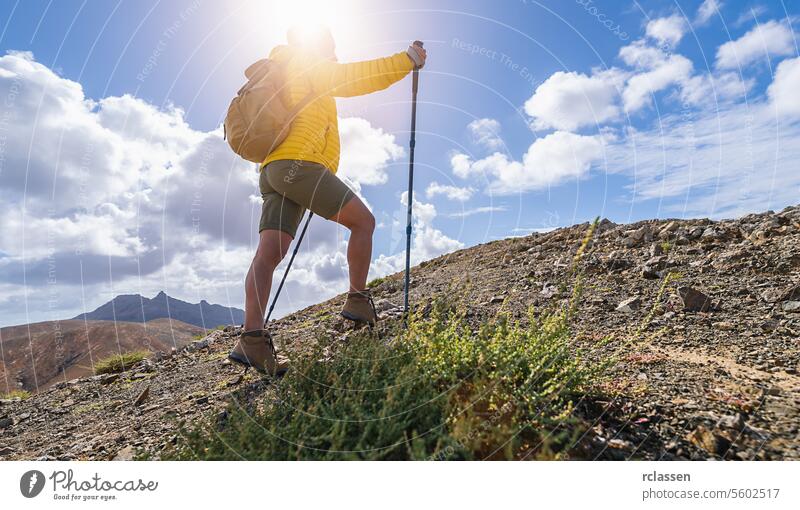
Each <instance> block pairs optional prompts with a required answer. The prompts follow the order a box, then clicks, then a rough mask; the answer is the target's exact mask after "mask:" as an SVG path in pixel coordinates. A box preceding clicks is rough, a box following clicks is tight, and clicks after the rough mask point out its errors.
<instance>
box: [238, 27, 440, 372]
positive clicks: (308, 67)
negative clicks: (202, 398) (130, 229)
mask: <svg viewBox="0 0 800 510" xmlns="http://www.w3.org/2000/svg"><path fill="white" fill-rule="evenodd" d="M426 57H427V54H426V52H425V50H424V49H423V48H422V47H421V46H417V45H413V44H412V45H410V46H409V47H408V49H407V50H406V51H402V52H399V53H395V54H394V55H391V56H389V57H385V58H378V59H374V60H366V61H362V62H353V63H348V64H339V63H337V59H336V53H335V43H334V40H333V36H332V35H331V33H330V30H328V29H327V28H316V29H312V30H304V29H303V28H299V27H295V28H292V29H290V30H289V32H288V44H287V45H280V46H277V47H275V48H274V49H273V50H272V52H271V53H270V57H269V58H270V60H273V61H275V62H281V63H284V64H285V65H286V67H285V69H286V71H285V77H286V78H285V79H286V82H285V86H284V87H283V88H282V90H281V92H282V93H284V94H285V97H284V101H285V102H286V103H287V104H288V105H290V106H296V105H302V108H301V109H300V110H299V112H298V113H297V114H296V116H295V117H294V120H293V121H292V123H291V125H290V127H289V130H288V134H287V135H286V138H285V139H284V140H283V141H282V142H281V143H280V144H279V145H278V146H277V147H275V149H274V150H273V151H272V152H270V153H269V155H268V156H267V157H266V159H265V160H264V161H263V162H262V163H261V169H260V178H259V188H260V191H261V197H262V199H263V205H262V211H261V221H260V223H259V227H258V230H259V241H258V249H257V250H256V254H255V257H254V258H253V262H252V264H251V265H250V269H249V271H248V272H247V277H246V279H245V323H244V333H243V334H242V336H241V338H240V339H239V341H238V342H237V344H236V347H235V348H234V350H233V351H232V352H231V353H230V355H229V357H230V359H231V360H233V361H236V362H238V363H242V364H244V365H246V366H252V367H254V368H256V369H258V370H259V371H262V372H266V373H269V374H271V375H279V374H281V373H283V372H285V371H286V369H287V368H288V360H286V359H285V358H283V357H279V356H277V354H276V352H275V347H274V345H273V343H272V339H271V337H270V335H269V333H268V332H267V330H266V329H265V326H266V325H265V324H263V323H262V321H263V317H264V311H265V309H266V306H267V302H268V300H269V292H270V288H271V285H272V273H273V271H274V270H275V268H276V267H277V266H278V264H279V263H280V262H281V260H283V258H284V256H286V253H287V251H288V249H289V245H290V243H291V242H292V240H293V239H294V237H295V233H296V231H297V227H298V224H299V223H300V220H301V219H302V217H303V214H304V212H305V209H310V210H311V212H313V213H314V214H316V215H318V216H321V217H323V218H325V219H328V220H331V221H335V222H337V223H339V224H340V225H343V226H345V227H347V228H348V229H349V230H350V240H349V242H348V245H347V263H348V269H349V273H350V275H349V276H350V288H349V292H348V293H347V300H346V302H345V304H344V307H343V308H342V311H341V315H342V316H343V317H345V318H347V319H350V320H353V321H356V322H359V323H368V324H374V323H375V321H376V320H377V316H376V313H375V307H374V304H373V302H372V297H371V296H370V293H369V290H367V273H368V272H369V264H370V260H371V258H372V233H373V231H374V229H375V218H374V217H373V215H372V213H371V212H370V211H369V209H367V207H366V205H364V203H363V202H362V201H361V199H359V198H358V196H356V194H355V193H354V192H353V191H352V190H351V189H350V188H348V187H347V185H346V184H345V183H343V182H342V181H341V180H340V179H339V178H337V177H336V170H337V168H338V166H339V151H340V144H339V130H338V123H337V112H336V101H335V99H334V98H335V97H351V96H358V95H363V94H369V93H371V92H376V91H379V90H383V89H385V88H387V87H388V86H389V85H391V84H393V83H395V82H397V81H399V80H401V79H402V78H403V77H405V76H406V75H407V74H408V73H409V72H410V71H412V70H413V69H414V68H421V67H422V66H423V65H424V64H425V59H426Z"/></svg>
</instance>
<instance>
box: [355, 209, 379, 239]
mask: <svg viewBox="0 0 800 510" xmlns="http://www.w3.org/2000/svg"><path fill="white" fill-rule="evenodd" d="M354 226H355V228H356V229H358V230H360V231H362V232H366V233H368V234H372V233H373V232H375V216H374V215H373V214H372V213H371V212H369V211H366V212H365V213H364V214H363V215H362V217H361V218H359V221H358V222H357V223H356V225H354Z"/></svg>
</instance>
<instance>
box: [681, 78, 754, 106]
mask: <svg viewBox="0 0 800 510" xmlns="http://www.w3.org/2000/svg"><path fill="white" fill-rule="evenodd" d="M755 84H756V81H755V79H753V78H744V77H743V76H741V75H739V73H734V72H723V73H720V74H718V75H712V74H699V75H696V76H693V77H691V78H689V79H688V80H686V82H685V83H683V84H682V87H681V98H682V99H683V100H684V101H686V103H688V104H690V105H693V106H697V107H700V108H716V107H717V106H718V103H719V102H721V101H741V100H744V99H745V97H746V95H747V94H749V93H750V91H751V90H752V89H753V87H754V86H755Z"/></svg>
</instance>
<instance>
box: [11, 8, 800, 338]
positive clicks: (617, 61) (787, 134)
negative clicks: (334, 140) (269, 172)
mask: <svg viewBox="0 0 800 510" xmlns="http://www.w3.org/2000/svg"><path fill="white" fill-rule="evenodd" d="M332 5H334V3H332V2H314V1H311V0H307V1H303V0H297V1H294V2H288V3H286V4H280V3H271V2H256V1H241V2H233V1H232V2H224V3H223V2H211V1H208V0H184V1H175V0H171V1H161V2H157V1H136V2H133V1H120V2H117V1H95V0H91V1H44V0H43V1H27V0H26V1H20V2H15V1H10V0H4V1H2V2H0V29H2V33H0V46H1V47H2V48H0V50H1V51H0V53H1V54H3V55H5V56H3V57H0V98H2V102H0V114H2V116H0V141H2V142H3V143H2V145H0V149H1V150H2V152H0V154H1V155H2V158H0V197H2V200H3V203H4V205H6V207H5V209H6V213H5V214H4V215H3V219H2V220H0V310H2V315H1V316H0V325H10V324H17V323H24V322H33V321H39V320H52V319H58V318H65V317H69V316H73V315H76V314H78V313H80V312H82V311H84V310H91V309H93V308H95V307H96V306H98V305H99V304H101V303H103V302H105V301H107V300H108V299H110V298H111V297H113V296H115V295H117V294H121V293H137V292H138V293H142V294H144V295H148V296H149V295H153V294H155V293H156V292H158V291H159V290H161V289H163V290H165V291H166V292H167V293H169V294H170V295H173V296H176V297H178V298H182V299H185V300H188V301H192V302H196V301H199V300H200V299H207V300H209V301H212V302H219V303H222V304H229V305H233V306H241V305H242V302H243V297H242V283H241V281H242V279H243V275H244V272H245V271H246V268H247V265H248V264H249V259H250V257H251V256H252V250H253V247H254V243H255V239H256V235H257V234H256V225H257V221H258V212H259V202H258V199H257V197H256V196H255V191H256V186H255V182H256V181H255V174H254V173H253V172H252V171H251V168H250V167H249V166H248V165H245V164H243V163H242V162H241V161H238V160H237V159H236V158H234V157H233V156H232V155H231V154H230V151H229V150H228V149H227V147H226V146H225V144H224V142H223V141H222V139H221V132H220V129H219V126H220V123H221V121H222V118H223V115H224V113H225V111H226V108H227V104H228V102H229V100H230V98H231V97H232V95H233V94H234V93H235V91H236V89H238V87H239V86H240V85H241V82H242V74H241V73H242V70H243V69H244V68H245V67H246V66H247V65H248V64H249V63H251V62H252V61H254V60H256V59H258V58H260V57H262V56H263V55H265V54H267V53H268V52H269V50H270V49H271V48H272V47H273V46H274V45H275V44H278V43H281V42H282V41H283V38H284V33H285V29H286V27H287V25H288V24H289V23H291V22H292V21H294V20H298V19H299V20H308V19H310V18H314V20H315V21H325V22H328V23H329V24H330V25H331V27H332V29H333V32H334V36H335V37H336V39H337V53H338V57H339V59H340V61H351V60H358V59H364V58H372V57H378V56H384V55H388V54H390V53H393V52H396V51H401V50H403V49H404V47H405V46H406V45H407V44H408V42H410V41H411V40H414V39H421V40H424V41H425V42H426V48H427V49H428V52H429V57H430V59H429V63H428V65H427V66H426V68H425V69H424V70H423V72H422V75H421V84H420V95H419V101H420V106H419V113H418V137H417V138H418V142H417V156H416V158H417V167H416V168H417V173H416V181H415V182H416V186H415V199H416V200H417V201H418V203H417V204H416V207H415V213H416V217H417V220H416V224H415V227H416V229H415V232H416V237H415V239H414V250H413V253H414V258H415V261H419V260H423V259H426V258H430V257H434V256H437V255H439V254H442V253H446V252H449V251H452V250H454V249H457V248H459V247H465V246H472V245H475V244H479V243H482V242H486V241H489V240H493V239H499V238H505V237H509V236H513V235H525V234H527V233H530V232H532V231H535V230H546V229H551V228H554V227H559V226H566V225H570V224H573V223H578V222H582V221H587V220H590V219H592V218H594V217H595V216H597V215H600V216H603V217H608V218H610V219H612V220H614V221H617V222H629V221H636V220H639V219H644V218H656V217H657V218H665V217H731V216H739V215H742V214H746V213H749V212H753V211H760V210H766V209H780V208H782V207H784V206H786V205H789V204H794V203H797V202H798V198H797V197H798V196H800V172H798V164H797V161H798V156H800V126H799V125H798V120H800V99H798V97H797V95H796V93H795V92H796V90H798V86H799V85H800V59H798V49H797V48H798V45H797V39H796V35H797V33H796V27H797V15H798V14H800V13H799V12H798V8H797V6H796V5H791V3H789V2H782V1H780V0H777V1H776V0H771V1H753V2H750V1H734V0H722V1H713V0H692V1H666V0H665V1H633V2H631V1H623V2H617V1H602V0H597V1H590V0H577V1H567V0H561V1H549V2H548V1H541V2H535V1H519V2H511V1H508V2H478V1H474V2H464V1H459V2H449V1H425V2H422V1H419V2H414V1H406V2H402V5H400V4H398V3H397V2H383V1H372V2H367V1H354V2H336V3H335V6H333V7H332ZM410 88H411V83H410V78H406V79H405V80H403V81H401V82H400V83H398V84H396V85H394V86H393V87H391V88H390V89H388V90H386V91H382V92H380V93H377V94H373V95H370V96H365V97H361V98H353V99H339V100H338V105H339V116H340V118H341V119H342V120H341V130H342V138H343V147H344V153H343V159H342V166H341V170H340V174H341V175H342V176H343V177H344V178H346V179H347V180H348V182H349V183H350V184H351V185H352V186H353V187H354V189H356V190H357V191H358V192H359V193H360V194H361V196H362V197H363V198H364V199H365V200H366V201H367V203H368V204H369V205H370V207H371V208H372V210H373V212H374V213H375V216H376V218H377V220H378V223H379V228H378V230H377V232H376V239H375V247H374V257H375V264H374V265H373V273H372V275H373V276H378V275H381V274H385V273H387V272H393V271H395V270H398V269H400V268H401V261H402V251H401V250H402V248H403V235H404V226H405V225H404V221H405V216H404V206H403V203H402V200H403V192H404V190H405V186H406V182H407V173H406V172H407V155H408V151H407V144H408V125H409V114H410V104H409V100H410ZM345 242H346V233H345V232H344V231H342V230H341V229H338V228H336V227H335V226H333V225H331V224H326V223H325V222H323V221H316V220H315V223H314V224H313V226H312V229H311V233H310V235H309V239H308V241H307V243H305V244H306V246H304V248H303V255H301V257H300V259H299V260H298V262H297V264H298V267H297V269H296V270H295V271H294V273H293V276H292V279H291V281H290V283H289V286H288V288H287V292H286V296H285V299H284V300H283V301H282V303H281V305H280V306H279V312H280V313H286V312H288V311H291V310H294V309H297V308H299V307H302V306H305V305H308V304H311V303H315V302H317V301H319V300H321V299H324V298H327V297H330V296H332V295H334V294H336V293H338V292H341V291H342V290H344V289H346V283H345V282H346V264H345V258H344V251H343V250H344V246H345Z"/></svg>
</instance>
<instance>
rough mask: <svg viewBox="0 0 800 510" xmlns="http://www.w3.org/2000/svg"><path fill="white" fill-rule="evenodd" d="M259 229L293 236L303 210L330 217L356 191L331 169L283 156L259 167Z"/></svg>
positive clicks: (340, 208)
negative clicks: (260, 199)
mask: <svg viewBox="0 0 800 510" xmlns="http://www.w3.org/2000/svg"><path fill="white" fill-rule="evenodd" d="M258 185H259V188H260V190H261V198H262V199H263V200H264V203H263V205H262V206H261V221H260V222H259V224H258V231H259V232H261V231H262V230H280V231H282V232H286V233H287V234H289V235H290V236H292V237H294V235H295V233H296V232H297V226H298V225H299V224H300V220H301V219H302V218H303V213H304V212H305V210H306V209H311V211H312V212H313V213H314V214H316V215H317V216H321V217H323V218H325V219H330V218H333V217H334V216H336V214H337V213H338V212H339V211H341V210H342V207H344V206H345V204H346V203H347V202H349V201H350V199H351V198H353V197H354V196H356V195H355V193H353V191H352V190H351V189H350V188H348V187H347V185H346V184H345V183H343V182H342V181H341V180H339V178H338V177H336V175H334V173H333V172H331V171H330V170H328V169H327V168H325V167H324V166H322V165H320V164H319V163H313V162H311V161H302V160H295V159H282V160H279V161H271V162H270V163H268V164H267V166H265V167H264V168H262V169H261V176H260V178H259V182H258Z"/></svg>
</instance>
